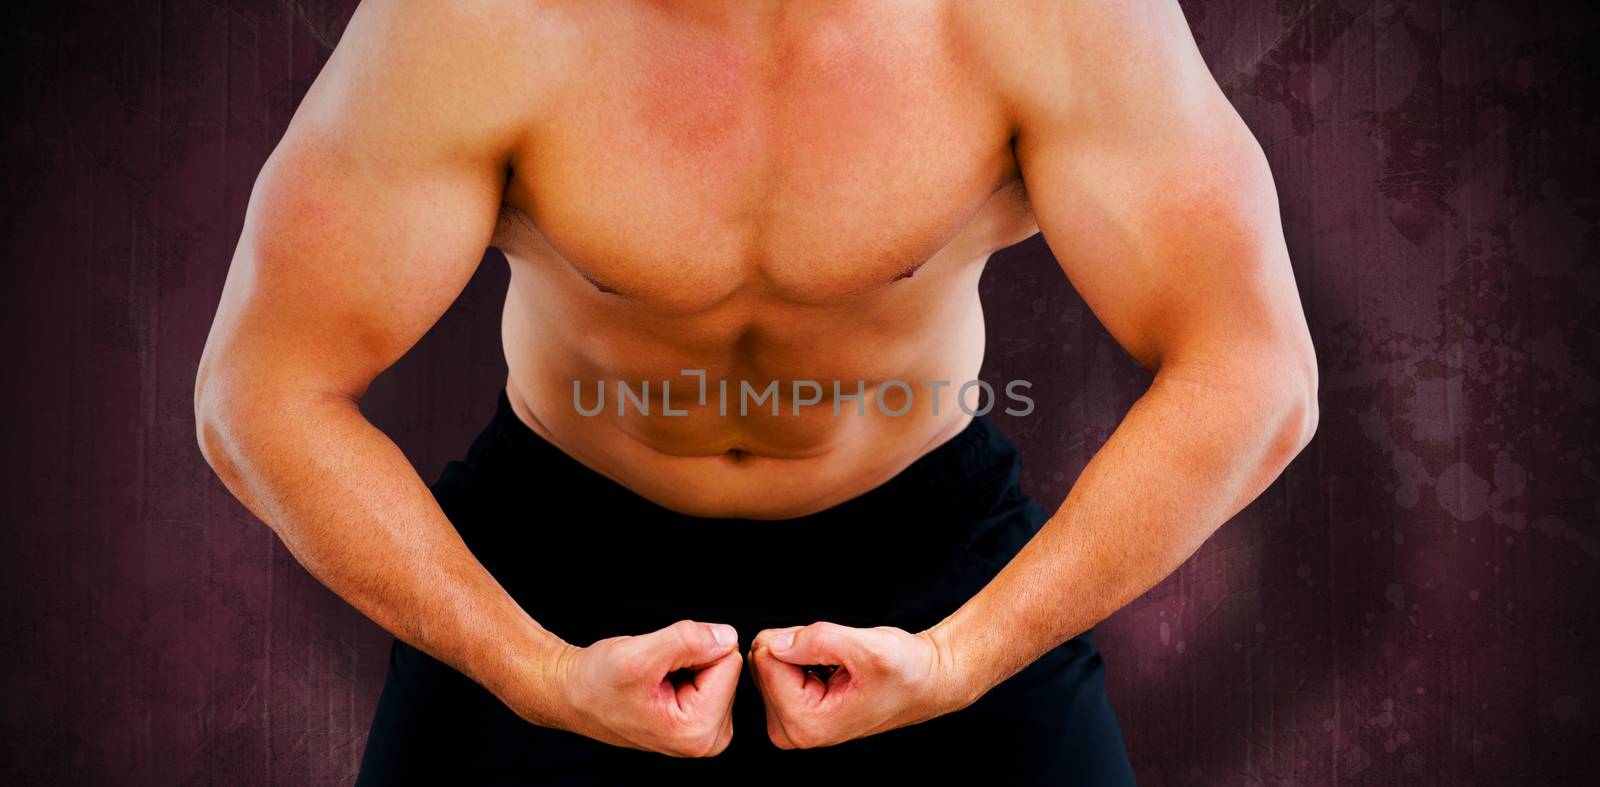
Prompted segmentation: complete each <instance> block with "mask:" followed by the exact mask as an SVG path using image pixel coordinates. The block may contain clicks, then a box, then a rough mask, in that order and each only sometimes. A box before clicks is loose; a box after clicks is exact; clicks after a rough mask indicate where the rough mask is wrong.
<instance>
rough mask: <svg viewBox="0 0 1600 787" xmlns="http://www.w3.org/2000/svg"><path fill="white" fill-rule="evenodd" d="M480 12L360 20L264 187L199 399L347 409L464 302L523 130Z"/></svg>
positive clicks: (428, 11)
mask: <svg viewBox="0 0 1600 787" xmlns="http://www.w3.org/2000/svg"><path fill="white" fill-rule="evenodd" d="M484 6H485V4H474V3H467V2H463V3H416V2H404V0H369V2H366V3H363V4H362V6H361V8H360V9H359V10H358V11H357V12H356V14H355V16H354V17H353V18H352V20H351V22H350V25H349V27H348V28H347V30H346V32H345V34H344V37H343V39H342V40H341V42H340V43H339V45H338V47H337V48H336V49H335V51H334V52H333V54H332V56H331V57H330V59H329V61H328V63H327V65H326V66H325V67H324V69H323V71H322V72H321V74H319V75H318V77H317V80H316V82H315V83H314V84H313V85H312V87H311V89H310V90H309V92H308V93H307V95H306V97H305V99H304V100H303V102H302V103H301V105H300V107H299V108H298V110H297V111H296V113H295V116H294V119H293V120H292V121H291V123H290V125H289V128H288V130H287V132H286V133H285V135H284V137H283V139H282V141H281V142H280V143H279V145H278V147H277V148H276V149H275V150H274V151H273V153H272V155H271V156H270V158H269V159H268V161H267V163H266V165H265V167H264V168H263V169H262V171H261V173H260V175H259V177H258V178H257V181H256V184H255V188H254V190H253V191H252V193H251V197H250V202H249V208H248V210H247V213H246V217H245V224H244V231H243V233H242V236H241V238H240V240H239V244H238V247H237V249H236V251H235V254H234V258H233V263H232V266H231V268H230V270H229V272H228V278H227V283H226V285H225V286H224V290H223V297H222V303H221V306H220V308H219V310H218V314H217V317H216V321H215V322H214V323H213V326H212V332H211V337H210V339H209V340H208V343H207V348H206V353H205V357H204V359H203V360H202V364H201V369H200V381H199V386H200V387H202V388H203V387H205V386H207V385H212V386H216V387H219V388H224V389H227V392H226V393H225V394H224V396H225V397H233V396H238V395H243V394H245V393H249V392H252V391H255V392H259V391H261V390H262V389H264V388H266V389H274V388H275V389H283V388H286V387H292V388H296V389H300V390H309V391H315V392H318V393H333V394H338V395H346V396H351V397H358V396H359V395H360V394H361V393H362V392H363V391H364V390H365V387H366V385H367V384H368V383H369V382H370V381H371V380H372V378H373V377H375V376H376V375H377V374H378V373H379V372H381V371H382V370H383V369H384V368H386V367H387V366H389V365H390V364H391V363H393V362H394V360H396V359H397V358H398V357H399V356H400V355H401V354H403V353H404V352H405V351H406V350H407V349H408V348H409V347H410V346H411V345H412V344H414V343H415V342H416V341H417V340H418V339H419V338H420V337H421V336H422V334H423V333H425V332H426V331H427V329H428V328H429V327H430V326H431V325H432V324H433V323H434V322H435V321H436V320H437V319H438V317H439V316H440V314H442V313H443V311H444V310H445V309H446V308H447V307H448V306H449V304H450V303H451V302H452V301H453V300H454V299H455V298H456V296H457V295H458V294H459V293H460V291H461V290H462V288H463V287H465V285H466V282H467V280H468V279H469V278H470V277H471V275H472V272H473V270H474V269H475V268H476V266H477V264H478V262H479V260H480V259H481V258H482V255H483V253H484V251H485V249H486V248H487V246H488V244H489V243H490V240H491V237H492V233H493V230H494V225H495V222H496V219H497V215H498V210H499V203H500V198H501V194H502V190H503V187H504V182H505V176H506V168H507V166H508V164H509V159H510V151H511V150H512V147H513V142H514V139H515V134H516V130H517V127H518V121H519V118H518V117H517V116H515V115H514V114H513V113H511V112H508V111H507V110H505V109H504V108H503V107H504V106H505V105H506V104H507V103H508V102H506V101H505V100H504V96H503V95H501V94H500V92H501V91H504V90H506V89H507V88H508V86H507V85H504V84H501V83H499V82H497V76H496V74H497V73H498V72H497V70H496V69H495V68H494V65H493V64H492V63H490V62H488V58H489V57H490V56H491V55H490V54H488V53H489V52H492V51H494V47H493V46H490V45H489V44H490V42H488V41H485V40H484V37H485V36H486V35H490V33H487V32H485V31H487V30H489V29H491V26H490V25H488V24H486V23H487V22H490V21H492V20H489V19H486V18H485V16H486V13H485V12H484V11H483V8H484ZM219 392H220V391H219Z"/></svg>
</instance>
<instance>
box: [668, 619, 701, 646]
mask: <svg viewBox="0 0 1600 787" xmlns="http://www.w3.org/2000/svg"><path fill="white" fill-rule="evenodd" d="M668 629H669V630H670V631H671V632H672V635H673V636H674V637H676V638H677V641H678V644H679V645H682V646H684V647H690V648H692V647H695V646H696V645H698V644H699V643H700V633H701V632H700V626H698V625H696V624H695V622H694V621H691V620H680V621H678V622H677V623H674V624H672V625H671V626H669V627H668Z"/></svg>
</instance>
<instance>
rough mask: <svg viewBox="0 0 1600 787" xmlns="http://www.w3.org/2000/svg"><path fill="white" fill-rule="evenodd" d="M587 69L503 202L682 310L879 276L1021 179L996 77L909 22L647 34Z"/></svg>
mask: <svg viewBox="0 0 1600 787" xmlns="http://www.w3.org/2000/svg"><path fill="white" fill-rule="evenodd" d="M581 84H582V89H577V90H573V91H571V95H570V97H569V99H568V100H567V101H564V102H562V112H561V114H560V116H559V117H556V118H553V119H552V120H551V122H549V123H546V124H542V125H541V126H540V127H539V128H537V129H533V130H530V132H529V134H528V136H527V139H526V141H525V144H524V145H523V150H522V151H521V155H519V160H518V164H519V166H518V169H517V171H516V172H515V173H514V175H513V182H512V184H511V186H510V188H509V189H508V192H507V202H508V204H509V205H511V206H513V207H514V208H516V209H517V210H519V211H520V212H522V213H523V214H525V215H526V216H527V217H528V218H529V219H531V222H530V224H531V225H533V226H535V227H537V231H538V232H539V234H540V235H541V241H542V244H543V245H547V246H548V248H549V249H551V250H552V251H553V252H554V253H555V254H556V255H558V256H559V257H560V259H561V260H562V261H564V262H565V263H567V264H570V265H571V266H573V267H575V268H577V269H578V270H579V271H580V272H581V273H582V274H583V275H585V276H586V277H588V278H590V279H591V280H593V281H596V282H598V283H601V284H603V286H605V287H607V288H609V289H614V290H616V291H618V292H621V293H624V294H628V295H632V296H635V297H639V298H644V299H650V300H654V301H657V302H659V303H661V304H662V305H666V306H670V307H674V308H682V309H694V308H697V307H699V306H703V305H707V304H711V303H715V302H717V301H719V300H722V299H725V298H726V297H728V296H729V295H730V294H732V293H734V292H736V291H739V290H756V291H760V292H763V293H764V294H767V295H769V296H771V297H777V298H783V299H789V300H794V301H800V302H828V301H833V300H840V299H847V298H849V297H852V296H853V295H856V294H859V293H862V292H865V291H869V290H870V289H871V288H873V287H876V286H881V285H883V284H886V283H888V282H891V281H893V280H895V278H896V277H897V276H901V275H903V274H904V273H906V272H909V271H911V270H914V269H916V268H918V267H919V266H920V265H922V264H924V263H927V262H928V261H929V260H930V259H932V258H934V257H935V256H937V255H938V254H939V253H940V252H941V250H944V249H946V248H948V247H950V245H951V244H952V243H954V242H957V241H959V240H961V239H962V238H963V236H964V234H966V233H970V232H971V231H972V227H973V226H974V223H975V221H977V220H980V219H983V218H985V216H984V214H985V211H986V210H988V211H990V212H993V211H994V210H995V209H996V208H995V202H994V200H992V199H991V198H992V197H993V196H994V195H995V193H996V189H997V188H999V187H1000V186H1001V185H1002V184H1004V183H1006V182H1008V181H1009V180H1010V179H1012V178H1013V177H1014V176H1015V170H1014V163H1013V161H1012V158H1011V152H1010V148H1009V144H1008V143H1009V139H1008V135H1009V132H1008V130H1007V128H1006V127H1005V124H1004V123H1003V122H1002V120H1001V119H1000V116H999V113H998V112H997V111H996V110H995V109H994V107H993V106H992V104H993V102H992V101H991V100H990V99H989V97H988V96H987V93H986V88H985V86H984V85H982V84H980V80H976V79H974V78H973V76H972V75H971V74H967V73H964V72H963V71H962V70H961V68H960V67H959V63H958V62H957V61H956V59H955V58H954V57H953V56H952V54H951V52H949V51H948V48H947V47H945V46H943V45H942V44H941V40H940V37H939V31H938V28H937V25H936V24H932V23H918V22H917V20H914V19H908V20H897V21H893V22H882V23H865V22H862V21H861V20H854V21H844V22H838V23H835V24H824V23H818V24H814V25H811V26H809V27H807V29H806V31H805V34H804V35H794V36H787V37H782V36H780V37H776V38H774V39H773V40H772V41H771V42H770V43H769V44H767V46H766V47H765V48H751V47H750V46H749V45H748V43H746V44H744V45H733V44H730V43H729V42H728V41H727V39H726V37H725V36H721V35H716V34H710V33H705V32H704V31H695V30H684V29H681V28H676V27H674V28H667V29H650V30H647V31H638V30H635V31H633V32H632V34H631V35H621V36H619V37H618V42H617V43H616V45H615V47H614V48H611V49H601V50H597V51H595V52H594V53H593V55H592V59H591V61H590V63H589V70H588V73H587V75H586V76H585V77H584V78H583V79H582V80H581ZM1006 207H1007V206H1001V209H1005V208H1006ZM1019 207H1020V206H1017V205H1014V204H1012V205H1010V206H1009V209H1011V210H1012V211H1015V210H1017V209H1019ZM979 223H983V222H981V221H980V222H979Z"/></svg>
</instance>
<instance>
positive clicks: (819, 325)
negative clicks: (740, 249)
mask: <svg viewBox="0 0 1600 787" xmlns="http://www.w3.org/2000/svg"><path fill="white" fill-rule="evenodd" d="M982 263H983V261H982V260H977V261H974V262H973V264H972V266H971V269H970V270H967V271H957V272H955V273H954V274H953V275H947V276H945V277H943V278H944V280H943V281H940V282H937V283H933V282H929V283H928V284H927V285H925V286H936V287H937V291H936V292H935V293H934V297H933V298H932V302H931V303H930V302H929V299H928V294H927V293H917V294H916V295H918V296H919V297H917V298H916V301H917V303H919V304H920V306H917V307H914V311H912V309H913V307H912V304H911V303H910V302H909V301H908V302H906V303H899V302H897V296H894V295H891V296H890V297H889V298H887V299H883V302H877V299H874V298H871V297H868V298H866V299H864V300H863V302H861V303H859V304H856V305H854V306H852V307H850V308H847V309H843V310H841V311H839V312H837V313H830V312H829V309H828V307H798V308H794V309H791V310H787V311H786V309H785V308H783V307H780V306H775V305H773V304H771V303H764V302H762V299H761V298H760V297H756V296H751V297H743V296H740V295H737V294H736V295H735V296H733V297H731V298H730V299H729V302H728V303H725V304H722V305H720V306H718V307H717V308H713V309H710V310H707V313H705V314H699V315H694V316H682V317H673V316H668V315H661V314H652V313H650V311H649V310H648V309H647V308H637V309H636V308H635V307H633V306H631V305H629V304H627V303H626V302H625V301H618V300H614V299H616V298H617V296H615V295H609V296H608V295H603V294H601V293H598V292H587V291H584V290H583V289H582V288H581V287H575V286H573V282H572V281H570V280H568V279H567V278H566V277H563V276H561V275H560V274H559V272H554V273H553V272H552V271H551V270H549V269H548V268H545V267H544V266H536V265H529V264H527V263H525V262H518V261H516V260H513V261H512V267H513V280H512V284H511V289H510V291H509V293H508V297H507V302H506V311H505V315H504V323H503V338H504V341H505V350H506V358H507V364H508V367H509V372H510V373H509V377H508V380H507V397H508V399H509V400H510V402H511V406H512V408H513V410H514V411H515V413H516V415H517V416H518V418H520V419H521V420H522V421H523V423H525V424H527V425H528V427H529V428H530V429H532V430H533V431H534V432H535V433H537V434H538V435H540V436H541V437H542V438H544V439H545V440H547V441H549V442H550V443H552V444H553V445H555V446H556V447H558V448H560V449H561V450H562V451H563V452H565V453H566V454H568V455H569V456H571V457H572V458H573V459H575V460H577V461H578V462H580V463H582V464H583V465H585V466H587V467H588V468H590V469H591V470H594V471H595V472H598V473H600V474H602V475H604V476H606V477H608V478H610V479H611V480H613V481H615V482H617V483H619V484H621V485H622V486H625V487H627V488H628V489H630V490H632V491H633V492H635V493H637V494H639V495H640V496H641V497H644V498H646V499H648V500H650V501H652V502H654V503H656V504H658V505H661V506H663V507H665V508H668V509H672V510H674V511H679V512H682V513H685V514H689V515H693V516H701V517H726V518H747V519H783V518H790V517H797V516H804V515H806V514H810V513H814V512H817V511H820V510H823V509H825V508H829V507H831V506H834V505H837V504H839V503H842V502H844V501H846V500H849V499H851V498H853V497H856V496H858V495H861V494H863V493H865V492H867V491H869V490H871V489H873V488H874V487H877V486H879V485H881V484H883V483H884V482H886V481H888V480H889V479H891V478H893V477H894V476H895V475H896V474H897V473H899V472H900V471H902V470H904V469H905V468H906V467H908V466H909V465H911V464H912V463H913V462H915V461H916V460H917V458H918V457H920V456H922V455H923V454H925V453H927V452H929V451H931V450H933V449H934V448H935V447H937V446H938V445H940V444H942V443H944V442H945V441H947V440H949V439H950V438H952V437H954V436H955V435H956V434H958V433H959V432H960V431H961V430H962V429H963V428H964V427H965V426H966V425H967V424H968V423H969V422H970V421H971V418H972V416H971V415H970V414H969V412H971V411H973V410H975V409H976V408H977V407H978V406H980V402H979V401H978V391H977V390H976V389H970V388H969V390H968V392H967V394H968V395H967V397H966V407H965V408H963V407H961V406H958V402H957V396H958V393H957V392H958V389H959V388H960V386H961V385H962V383H964V382H966V381H968V380H973V379H976V377H977V374H978V369H979V366H980V365H981V363H982V357H983V317H982V309H981V306H980V304H979V301H978V297H977V287H976V283H977V275H978V274H979V273H980V272H981V269H982ZM583 286H587V285H586V284H585V285H583ZM596 296H599V297H598V298H597V297H596ZM607 298H609V299H613V300H607ZM899 310H907V313H905V314H901V313H899ZM684 370H699V371H703V372H704V380H705V403H704V404H703V405H702V404H701V403H700V395H701V379H702V378H701V376H699V375H692V376H685V375H684V374H683V373H682V372H683V371H684ZM574 380H577V381H579V384H580V388H579V391H578V392H577V394H576V396H577V398H576V400H575V398H574V397H575V394H574V389H573V381H574ZM796 380H810V381H815V382H816V383H818V384H819V385H820V387H821V390H820V400H819V401H817V402H815V403H812V404H806V403H805V402H801V401H797V397H796V393H798V394H799V397H800V398H801V399H804V400H805V401H810V400H811V399H815V398H818V396H819V392H818V390H817V389H815V388H810V387H808V386H804V385H803V384H802V387H801V388H800V389H799V390H798V391H796V389H795V388H794V382H795V381H796ZM836 380H837V381H838V383H839V389H840V393H841V394H846V395H849V394H855V393H856V392H857V391H861V392H862V393H863V394H864V396H863V398H862V399H861V400H860V401H859V402H857V401H856V400H848V399H841V400H838V401H835V400H834V398H833V383H834V381H836ZM896 380H898V381H900V382H903V383H905V384H906V387H900V386H897V385H895V384H894V383H892V382H891V381H896ZM724 381H725V382H726V394H725V395H724V394H723V393H722V386H721V385H720V383H722V382H724ZM741 381H748V383H749V385H750V393H749V394H748V395H745V394H744V393H743V391H742V389H741ZM773 381H776V382H777V399H778V401H777V414H776V415H774V414H773V407H774V402H773V400H772V399H770V398H769V399H767V400H766V401H764V402H759V403H758V402H757V401H756V399H755V397H756V396H758V395H760V394H761V393H762V392H763V391H764V390H765V389H766V388H767V387H768V386H769V384H770V383H772V382H773ZM858 381H860V384H859V385H858ZM924 381H943V382H947V383H948V386H947V387H942V388H936V387H932V386H929V385H925V384H924ZM624 382H625V383H626V384H627V385H628V387H629V389H630V390H631V392H632V393H633V394H636V395H640V396H641V397H643V393H644V391H645V390H646V383H648V389H647V390H648V397H647V398H645V401H646V402H647V403H648V407H649V413H648V415H646V414H643V413H641V412H640V409H639V407H638V406H637V405H636V403H635V402H634V400H633V399H632V398H625V397H623V399H624V400H623V401H619V385H620V384H621V383H624ZM663 382H665V383H666V386H663ZM602 383H603V386H604V398H603V399H601V398H599V397H598V393H599V389H600V386H601V384H602ZM906 388H909V389H910V394H911V396H910V399H909V401H908V400H907V398H906ZM664 389H665V390H670V399H669V400H668V401H667V402H666V404H667V405H670V408H671V412H672V413H674V414H672V415H668V414H667V413H666V412H664V409H665V408H664V403H663V393H664ZM880 396H881V402H880ZM935 398H937V402H935ZM741 404H742V405H743V406H744V408H745V412H744V414H743V415H741V414H740V411H741ZM580 406H581V408H582V410H583V411H584V412H593V411H594V409H595V408H596V407H597V406H600V407H602V408H603V409H602V410H601V411H600V412H598V413H595V414H593V415H584V414H583V412H580ZM797 407H798V412H797ZM836 409H837V414H835V411H836ZM935 409H936V410H937V412H935ZM902 410H903V411H904V413H903V414H900V415H895V414H893V413H899V412H901V411H902ZM619 412H622V413H623V414H619ZM680 412H681V413H682V414H681V415H678V414H677V413H680ZM723 412H726V414H725V415H724V414H723Z"/></svg>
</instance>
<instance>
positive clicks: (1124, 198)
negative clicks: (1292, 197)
mask: <svg viewBox="0 0 1600 787" xmlns="http://www.w3.org/2000/svg"><path fill="white" fill-rule="evenodd" d="M1094 5H1095V7H1096V8H1099V9H1104V10H1101V11H1097V12H1096V13H1095V15H1094V17H1093V18H1088V19H1082V20H1078V21H1080V22H1081V23H1082V24H1079V25H1075V26H1074V27H1073V29H1072V30H1071V32H1070V33H1068V34H1067V40H1064V41H1061V42H1059V43H1060V46H1061V47H1063V48H1064V49H1065V50H1066V51H1065V53H1064V54H1063V55H1062V56H1061V59H1060V61H1059V62H1060V64H1059V66H1058V68H1059V70H1060V71H1063V72H1066V74H1067V76H1068V78H1063V79H1060V80H1059V81H1054V80H1050V79H1048V78H1047V79H1045V80H1042V81H1041V83H1039V84H1038V86H1037V87H1036V88H1035V89H1034V90H1033V91H1031V93H1030V94H1029V95H1027V96H1026V97H1025V99H1024V101H1023V102H1022V109H1021V112H1020V115H1021V122H1020V123H1019V129H1018V134H1017V140H1016V150H1017V157H1018V161H1019V165H1020V166H1021V168H1022V173H1023V178H1024V182H1025V183H1026V184H1027V189H1028V194H1029V198H1030V200H1031V201H1032V204H1033V209H1034V214H1035V217H1036V218H1037V220H1038V223H1039V227H1040V230H1041V232H1042V233H1043V234H1044V237H1045V240H1046V242H1047V243H1048V244H1049V246H1050V248H1051V250H1052V251H1053V253H1054V254H1055V256H1056V257H1057V259H1058V260H1059V261H1060V263H1061V265H1062V268H1063V269H1064V270H1065V272H1066V274H1067V276H1068V277H1069V278H1070V279H1071V281H1072V283H1073V286H1074V287H1075V288H1077V289H1078V291H1079V292H1080V293H1081V294H1082V295H1083V297H1084V300H1085V302H1086V303H1087V304H1088V305H1089V306H1090V308H1091V309H1093V310H1094V312H1095V314H1096V315H1097V316H1098V317H1099V318H1100V319H1101V321H1102V322H1103V323H1104V324H1105V325H1106V327H1107V329H1108V330H1109V331H1110V332H1111V333H1112V335H1113V336H1114V337H1115V338H1116V339H1117V340H1118V342H1119V343H1121V344H1122V345H1123V346H1124V347H1125V348H1126V349H1127V350H1128V351H1129V352H1130V353H1131V354H1132V355H1133V356H1134V357H1135V358H1137V359H1138V360H1139V361H1140V362H1141V363H1144V364H1145V365H1146V366H1151V367H1154V366H1157V365H1159V364H1160V363H1161V362H1162V361H1163V360H1164V359H1170V358H1172V357H1174V356H1176V355H1179V354H1183V355H1186V356H1187V357H1188V358H1190V359H1201V360H1204V359H1205V358H1207V357H1208V356H1214V355H1221V354H1226V353H1237V352H1238V351H1239V350H1240V346H1241V344H1242V343H1246V342H1248V343H1256V344H1258V345H1260V344H1263V343H1268V342H1273V343H1276V342H1280V341H1281V342H1284V343H1296V342H1299V341H1301V339H1302V338H1303V332H1304V328H1303V326H1304V319H1303V317H1302V316H1301V314H1300V308H1299V300H1298V295H1297V293H1296V291H1295V286H1294V282H1293V277H1292V273H1291V271H1290V268H1289V264H1288V257H1287V252H1286V250H1285V248H1284V244H1283V235H1282V228H1281V224H1280V223H1279V217H1278V207H1277V199H1276V193H1275V189H1274V186H1273V182H1272V175H1271V172H1270V170H1269V168H1268V166H1267V163H1266V159H1265V157H1264V156H1263V155H1262V152H1261V148H1260V146H1259V145H1258V144H1257V143H1256V141H1255V139H1254V137H1253V136H1252V135H1251V133H1250V131H1249V129H1248V128H1246V127H1245V125H1244V123H1243V121H1242V120H1241V119H1240V118H1239V116H1238V115H1237V113H1236V112H1235V111H1234V110H1233V108H1232V106H1231V105H1230V104H1229V102H1228V101H1227V99H1226V97H1225V96H1224V95H1223V94H1222V91H1221V90H1220V89H1219V88H1218V87H1217V85H1216V82H1215V81H1214V80H1213V79H1212V77H1211V75H1210V73H1209V71H1208V70H1207V69H1206V66H1205V63H1204V62H1203V60H1202V59H1201V58H1200V55H1199V53H1198V51H1196V49H1195V47H1194V44H1193V40H1192V38H1191V37H1190V35H1189V32H1188V28H1187V26H1186V24H1185V23H1184V20H1183V17H1182V14H1181V12H1180V11H1179V10H1178V9H1177V7H1176V4H1175V3H1129V4H1094Z"/></svg>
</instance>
